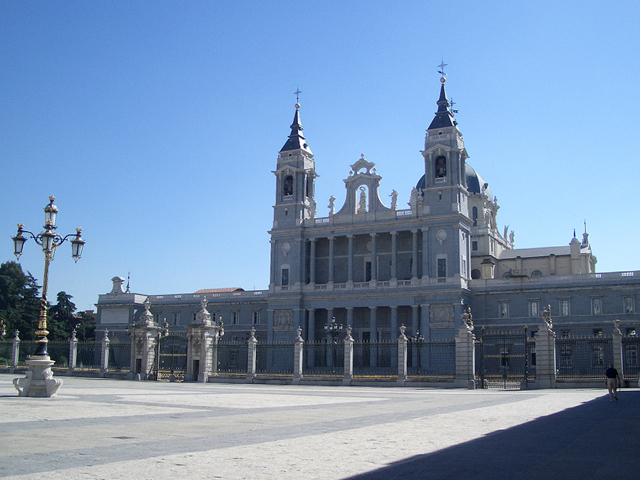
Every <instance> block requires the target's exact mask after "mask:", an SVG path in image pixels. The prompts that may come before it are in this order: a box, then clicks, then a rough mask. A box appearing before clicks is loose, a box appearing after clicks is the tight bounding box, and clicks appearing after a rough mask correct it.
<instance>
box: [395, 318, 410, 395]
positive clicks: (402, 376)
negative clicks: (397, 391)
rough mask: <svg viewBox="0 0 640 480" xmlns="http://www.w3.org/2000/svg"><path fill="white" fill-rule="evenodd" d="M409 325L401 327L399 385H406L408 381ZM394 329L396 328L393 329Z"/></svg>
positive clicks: (399, 339) (399, 338)
mask: <svg viewBox="0 0 640 480" xmlns="http://www.w3.org/2000/svg"><path fill="white" fill-rule="evenodd" d="M406 329H407V327H405V326H404V325H402V326H401V327H400V336H399V337H398V386H400V387H404V384H405V382H406V381H407V342H408V339H407V336H406V335H405V331H406ZM392 331H394V330H392Z"/></svg>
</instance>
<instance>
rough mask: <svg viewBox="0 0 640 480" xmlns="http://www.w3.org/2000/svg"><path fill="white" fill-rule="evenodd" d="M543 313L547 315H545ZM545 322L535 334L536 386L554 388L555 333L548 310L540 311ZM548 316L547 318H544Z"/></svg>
mask: <svg viewBox="0 0 640 480" xmlns="http://www.w3.org/2000/svg"><path fill="white" fill-rule="evenodd" d="M545 313H547V315H546V316H545ZM542 316H543V318H545V322H543V324H542V325H541V326H540V328H539V329H538V332H537V333H536V336H535V342H536V384H535V385H536V388H556V334H555V332H554V331H553V328H552V324H551V317H550V316H549V314H548V311H544V312H542ZM547 318H548V320H546V319H547Z"/></svg>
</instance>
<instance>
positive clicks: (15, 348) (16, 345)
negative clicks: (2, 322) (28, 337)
mask: <svg viewBox="0 0 640 480" xmlns="http://www.w3.org/2000/svg"><path fill="white" fill-rule="evenodd" d="M19 333H20V332H19V331H18V330H16V332H15V336H14V337H13V345H12V346H11V372H10V373H13V372H14V371H15V369H16V368H17V367H18V360H19V359H20V337H19Z"/></svg>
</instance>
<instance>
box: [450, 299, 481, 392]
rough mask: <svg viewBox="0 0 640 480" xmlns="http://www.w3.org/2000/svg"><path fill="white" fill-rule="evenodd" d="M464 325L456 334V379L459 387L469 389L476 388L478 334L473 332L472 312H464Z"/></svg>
mask: <svg viewBox="0 0 640 480" xmlns="http://www.w3.org/2000/svg"><path fill="white" fill-rule="evenodd" d="M462 316H463V321H462V326H461V327H460V329H459V330H458V334H457V335H456V380H455V384H456V386H457V387H466V388H468V389H469V390H473V389H475V388H476V382H475V375H476V344H475V340H476V336H475V335H474V334H473V321H472V319H471V313H470V312H468V313H464V314H463V315H462Z"/></svg>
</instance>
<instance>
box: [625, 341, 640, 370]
mask: <svg viewBox="0 0 640 480" xmlns="http://www.w3.org/2000/svg"><path fill="white" fill-rule="evenodd" d="M622 357H623V358H622V361H623V365H624V376H625V378H629V377H635V378H637V377H638V375H639V374H640V337H635V336H633V337H622Z"/></svg>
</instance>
